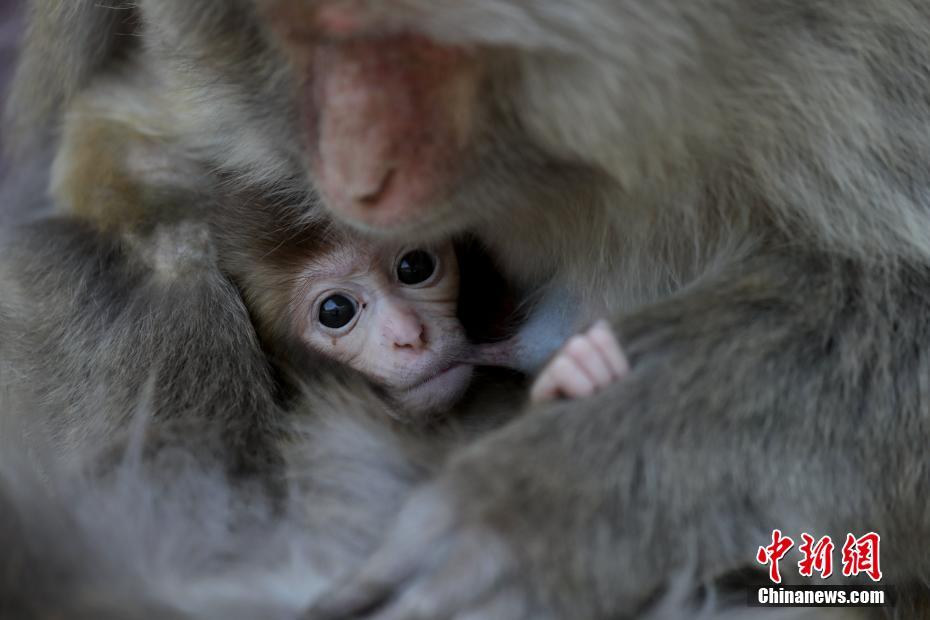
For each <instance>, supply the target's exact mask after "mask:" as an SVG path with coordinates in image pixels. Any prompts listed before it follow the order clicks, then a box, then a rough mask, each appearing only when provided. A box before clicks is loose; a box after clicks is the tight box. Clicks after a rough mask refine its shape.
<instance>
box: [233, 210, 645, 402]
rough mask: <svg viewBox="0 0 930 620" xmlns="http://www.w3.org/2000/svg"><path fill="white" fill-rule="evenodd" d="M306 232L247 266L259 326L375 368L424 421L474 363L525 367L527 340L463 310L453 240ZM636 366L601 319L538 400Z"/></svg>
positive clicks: (467, 378) (556, 362) (552, 366)
mask: <svg viewBox="0 0 930 620" xmlns="http://www.w3.org/2000/svg"><path fill="white" fill-rule="evenodd" d="M302 228H303V229H302V231H301V232H300V233H299V234H298V235H297V236H295V237H293V238H291V239H289V240H286V241H283V242H282V241H278V243H277V244H275V245H272V244H271V243H272V242H271V241H270V238H271V237H273V235H272V236H271V237H269V236H267V235H266V236H265V238H266V239H269V241H268V244H269V245H268V246H267V247H266V248H265V249H259V250H258V251H257V252H255V253H254V254H253V255H254V257H255V259H256V260H257V262H258V263H259V267H258V268H257V269H255V268H253V269H245V270H240V271H241V272H242V274H243V276H242V278H241V279H244V280H245V283H244V285H243V288H244V291H245V294H246V297H247V299H249V300H250V302H251V303H250V305H251V306H252V307H253V311H254V313H255V314H256V315H257V321H258V323H259V326H260V329H264V330H266V331H267V330H268V329H272V330H273V331H275V332H277V334H278V335H284V336H287V337H289V338H295V337H296V338H297V339H298V340H299V342H301V343H302V344H303V345H304V346H307V347H309V348H310V349H312V350H314V351H316V352H317V353H320V354H322V355H323V356H324V357H326V358H330V359H334V360H337V361H339V362H341V363H344V364H346V365H348V366H350V367H352V368H354V369H355V370H357V371H359V372H361V373H363V374H365V375H366V376H368V377H369V378H370V379H371V380H373V381H374V382H375V383H378V384H379V385H381V386H382V387H383V388H384V389H386V391H387V392H388V393H389V394H390V395H391V396H392V397H393V398H394V399H395V400H396V401H397V402H398V403H399V404H400V405H401V406H402V408H403V410H404V411H407V412H409V413H410V414H411V415H413V416H415V417H419V416H423V415H428V414H431V413H438V412H443V411H447V410H448V409H449V408H451V407H452V406H453V405H454V404H455V403H456V402H457V401H458V400H459V399H460V398H461V397H462V396H463V395H464V393H465V391H466V390H467V389H468V386H469V384H470V382H471V380H472V375H473V371H474V367H475V366H476V365H481V366H501V367H508V368H513V369H522V368H525V367H526V364H525V363H523V360H520V359H519V357H520V350H521V347H519V346H515V345H511V343H516V341H517V338H516V337H515V338H513V339H511V340H510V341H507V342H504V343H500V342H498V343H494V344H486V345H485V344H471V343H470V342H469V340H468V338H467V336H466V330H465V327H464V326H463V324H462V322H461V321H460V319H459V315H458V310H459V287H460V274H459V264H458V258H457V254H456V249H455V245H454V244H453V243H452V242H451V241H446V242H440V243H435V244H424V245H411V244H406V245H402V244H399V243H392V242H389V241H383V240H373V239H368V238H365V237H363V236H361V235H359V234H357V233H354V232H352V231H349V230H346V229H344V228H341V227H339V226H337V225H336V224H334V223H332V222H328V221H320V220H317V221H314V222H313V223H310V224H306V225H305V226H303V227H302ZM259 237H261V236H259ZM252 238H253V239H254V238H255V237H252ZM466 301H470V300H466ZM478 301H482V302H483V301H485V300H478ZM627 370H628V364H627V361H626V358H625V357H624V355H623V352H622V350H621V348H620V346H619V344H618V343H617V340H616V338H615V337H614V335H613V333H612V331H611V329H610V327H609V326H608V325H607V323H606V322H598V323H597V324H595V325H594V326H593V327H591V328H590V329H589V330H588V331H586V332H584V333H582V334H580V335H577V336H574V337H572V338H571V339H569V341H568V342H567V343H566V344H565V345H564V346H563V347H562V349H561V350H560V351H558V352H557V353H556V354H555V355H554V356H553V358H552V359H551V360H550V361H549V363H548V364H547V365H546V367H545V368H544V369H543V370H542V372H541V373H540V374H539V376H538V377H537V379H536V381H535V382H534V384H533V386H532V388H531V390H530V396H531V399H532V400H534V401H536V402H543V401H547V400H552V399H555V398H558V397H568V398H577V397H583V396H587V395H589V394H593V393H594V392H596V391H598V390H600V389H602V388H603V387H605V386H606V385H608V384H610V383H611V382H612V381H614V380H616V379H618V378H620V377H622V376H623V375H624V374H625V373H626V372H627Z"/></svg>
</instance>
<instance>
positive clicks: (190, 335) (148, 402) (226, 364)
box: [0, 218, 277, 473]
mask: <svg viewBox="0 0 930 620" xmlns="http://www.w3.org/2000/svg"><path fill="white" fill-rule="evenodd" d="M6 233H7V236H6V238H5V239H4V240H3V242H2V244H0V252H2V253H0V297H2V298H3V305H2V307H0V332H2V333H0V341H2V342H3V346H2V347H0V356H2V359H0V362H3V363H4V364H5V365H6V366H7V367H8V369H9V372H8V373H7V374H6V376H4V377H0V378H2V379H3V382H2V389H0V399H2V402H0V408H2V409H4V410H8V411H26V412H28V414H29V415H30V416H31V417H32V418H33V419H36V420H41V424H43V425H45V427H46V428H47V430H48V431H49V433H50V435H51V436H52V437H53V438H54V441H55V442H57V443H56V444H55V447H56V448H57V449H58V450H60V451H61V453H62V454H75V455H77V456H78V457H80V456H82V455H83V456H86V455H88V454H95V453H96V452H98V451H100V449H101V448H103V447H106V446H113V445H117V446H118V445H120V440H121V439H125V438H126V437H125V436H126V435H128V434H130V433H129V430H130V428H131V427H133V428H135V427H137V425H135V424H133V423H132V419H133V416H134V415H135V416H137V417H138V416H142V417H145V418H149V417H150V418H151V419H150V420H148V423H147V424H145V425H143V426H145V432H146V438H147V440H146V441H147V444H148V443H149V442H148V439H149V438H152V442H151V443H153V444H154V443H155V442H158V441H161V440H165V441H166V442H167V443H169V444H170V443H172V442H174V443H177V442H180V443H185V444H186V443H187V442H194V444H195V445H197V446H198V450H197V453H198V454H200V455H204V456H206V452H207V451H208V450H209V449H210V448H215V449H216V450H217V456H218V459H219V460H222V459H225V458H227V457H229V458H230V460H229V463H228V464H229V466H230V468H231V469H233V470H236V471H242V472H245V471H248V472H252V473H254V472H257V471H260V470H264V469H265V468H266V467H267V466H268V465H269V464H271V463H272V462H273V461H274V459H275V456H274V455H273V451H272V450H271V448H270V445H269V444H270V442H271V441H273V437H274V435H275V433H273V432H271V429H272V428H273V427H275V425H276V424H277V422H276V421H275V411H277V409H276V404H275V400H274V399H275V389H274V385H273V382H272V377H271V373H270V369H269V367H268V364H267V361H266V359H265V356H264V353H263V352H262V350H261V348H260V347H259V345H258V341H257V337H256V335H255V332H254V329H253V328H252V325H251V322H250V319H249V315H248V312H247V311H246V309H245V306H244V304H243V303H242V301H241V299H240V297H239V294H238V292H237V290H236V289H235V287H234V286H233V285H232V284H231V283H230V282H229V281H228V280H227V279H226V278H225V276H223V274H222V273H221V272H220V271H219V269H218V267H217V265H216V263H215V256H214V251H213V247H212V242H211V240H210V238H209V237H208V235H207V233H206V230H205V228H204V227H203V226H200V225H198V224H192V223H187V222H182V223H177V224H171V225H168V224H165V225H163V226H161V227H159V228H157V229H155V230H154V231H153V232H152V233H151V234H150V235H146V236H142V235H127V236H118V235H115V234H109V233H101V232H99V231H98V230H95V229H94V227H93V226H92V225H90V224H87V223H82V222H79V221H77V220H75V219H73V218H53V219H49V220H44V221H38V222H35V223H32V224H30V225H28V226H23V227H20V228H16V229H12V230H10V231H6ZM195 437H196V439H195ZM209 438H215V439H216V441H215V442H213V443H212V444H211V442H210V440H209ZM208 446H209V447H208Z"/></svg>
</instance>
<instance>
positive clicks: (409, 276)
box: [397, 250, 436, 285]
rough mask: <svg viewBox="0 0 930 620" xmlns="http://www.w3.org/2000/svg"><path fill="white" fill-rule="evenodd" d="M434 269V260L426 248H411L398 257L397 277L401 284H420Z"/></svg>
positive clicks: (428, 277)
mask: <svg viewBox="0 0 930 620" xmlns="http://www.w3.org/2000/svg"><path fill="white" fill-rule="evenodd" d="M434 271H436V260H435V259H434V258H433V255H432V254H430V253H429V252H427V251H426V250H412V251H410V252H407V253H406V254H404V255H403V256H401V257H400V261H399V262H398V263H397V279H398V280H400V281H401V283H403V284H411V285H412V284H421V283H423V282H426V281H427V280H429V279H430V276H432V275H433V272H434Z"/></svg>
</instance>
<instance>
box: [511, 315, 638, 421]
mask: <svg viewBox="0 0 930 620" xmlns="http://www.w3.org/2000/svg"><path fill="white" fill-rule="evenodd" d="M629 371H630V363H629V361H628V360H627V359H626V355H624V353H623V349H622V348H621V347H620V343H619V342H617V338H616V336H615V335H614V333H613V330H612V329H611V328H610V325H609V324H608V323H607V321H603V320H602V321H598V322H597V323H595V324H594V325H593V326H592V327H591V328H590V329H588V331H586V332H583V333H581V334H578V335H577V336H573V337H572V338H570V339H569V340H568V342H566V343H565V345H564V346H563V347H562V348H561V349H560V350H559V352H558V353H556V354H555V357H553V358H552V359H551V360H550V361H549V363H548V364H546V367H545V368H543V370H542V372H541V373H539V376H538V377H536V381H534V382H533V387H532V388H530V400H531V401H532V402H534V403H542V402H547V401H551V400H555V399H557V398H584V397H586V396H591V395H592V394H595V393H597V392H600V391H601V390H603V389H604V388H606V387H607V386H609V385H610V384H611V383H613V382H614V381H618V380H619V379H622V378H623V377H624V376H626V374H627V373H629Z"/></svg>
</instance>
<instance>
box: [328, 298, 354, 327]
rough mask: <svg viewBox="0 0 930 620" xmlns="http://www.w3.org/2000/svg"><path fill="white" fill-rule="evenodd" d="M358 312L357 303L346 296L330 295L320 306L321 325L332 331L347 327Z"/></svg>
mask: <svg viewBox="0 0 930 620" xmlns="http://www.w3.org/2000/svg"><path fill="white" fill-rule="evenodd" d="M357 311H358V306H357V305H356V303H355V302H354V301H353V300H351V299H349V298H348V297H346V296H345V295H340V294H338V293H337V294H335V295H330V296H329V297H327V298H326V299H324V300H323V303H321V304H320V323H321V324H322V325H324V326H325V327H329V328H330V329H339V328H340V327H345V326H346V325H348V324H349V321H351V320H352V317H354V316H355V313H356V312H357Z"/></svg>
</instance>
